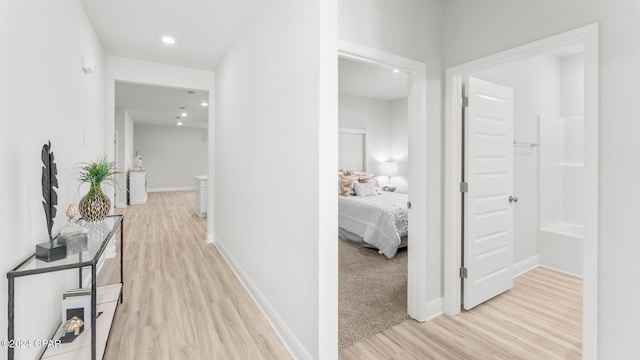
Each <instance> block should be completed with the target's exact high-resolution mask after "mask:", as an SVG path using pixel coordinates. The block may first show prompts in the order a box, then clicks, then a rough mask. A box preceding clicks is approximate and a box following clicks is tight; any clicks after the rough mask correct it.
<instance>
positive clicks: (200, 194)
mask: <svg viewBox="0 0 640 360" xmlns="http://www.w3.org/2000/svg"><path fill="white" fill-rule="evenodd" d="M194 177H195V178H196V214H198V216H200V217H206V216H207V180H208V177H207V176H194Z"/></svg>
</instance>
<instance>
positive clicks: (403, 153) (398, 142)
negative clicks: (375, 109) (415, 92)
mask: <svg viewBox="0 0 640 360" xmlns="http://www.w3.org/2000/svg"><path fill="white" fill-rule="evenodd" d="M408 111H409V104H408V103H407V98H402V99H398V100H394V101H392V102H391V124H390V127H391V128H390V131H389V137H390V141H389V149H390V153H391V160H392V161H396V162H397V163H398V174H397V175H396V176H392V177H391V182H392V183H393V185H395V187H396V188H397V189H396V192H401V193H405V194H406V193H407V192H408V191H409V132H408V125H409V122H408V119H409V114H408Z"/></svg>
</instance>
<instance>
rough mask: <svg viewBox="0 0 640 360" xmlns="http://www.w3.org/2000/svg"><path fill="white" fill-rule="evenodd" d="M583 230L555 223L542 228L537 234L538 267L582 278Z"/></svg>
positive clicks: (576, 226)
mask: <svg viewBox="0 0 640 360" xmlns="http://www.w3.org/2000/svg"><path fill="white" fill-rule="evenodd" d="M583 238H584V228H583V227H582V226H581V225H575V224H566V223H557V224H554V225H552V226H547V227H544V228H542V229H541V230H540V231H539V234H538V255H539V256H540V265H542V266H545V267H548V268H551V269H555V270H558V271H562V272H565V273H568V274H571V275H575V276H580V277H582V257H583V255H582V253H583V251H582V248H583V241H582V240H583Z"/></svg>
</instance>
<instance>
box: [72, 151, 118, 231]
mask: <svg viewBox="0 0 640 360" xmlns="http://www.w3.org/2000/svg"><path fill="white" fill-rule="evenodd" d="M117 173H118V172H117V171H115V164H114V163H113V162H110V161H108V160H107V158H106V157H102V158H100V159H98V161H95V162H91V163H88V164H85V166H83V167H82V169H81V170H80V178H79V180H80V182H82V183H89V186H90V188H89V192H88V193H87V194H86V195H85V196H83V197H82V199H80V206H79V208H80V215H82V217H83V218H84V219H85V220H87V221H90V222H93V221H100V220H102V219H104V218H105V217H106V216H107V214H108V213H109V210H110V209H111V201H110V200H109V198H108V197H107V195H105V194H104V193H103V192H102V183H103V182H104V183H109V184H113V185H114V186H117V183H116V179H115V175H116V174H117Z"/></svg>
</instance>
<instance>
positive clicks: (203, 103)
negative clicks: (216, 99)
mask: <svg viewBox="0 0 640 360" xmlns="http://www.w3.org/2000/svg"><path fill="white" fill-rule="evenodd" d="M200 105H202V106H209V103H207V102H206V101H203V102H201V103H200Z"/></svg>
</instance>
